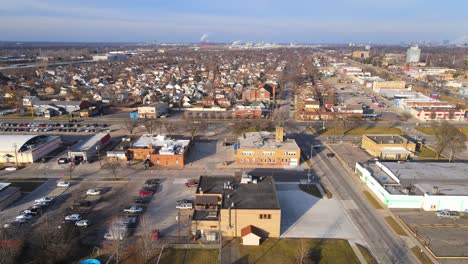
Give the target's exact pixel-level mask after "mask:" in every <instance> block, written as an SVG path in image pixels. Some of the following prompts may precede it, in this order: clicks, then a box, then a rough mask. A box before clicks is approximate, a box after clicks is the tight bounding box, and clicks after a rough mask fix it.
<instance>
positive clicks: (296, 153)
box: [236, 127, 301, 167]
mask: <svg viewBox="0 0 468 264" xmlns="http://www.w3.org/2000/svg"><path fill="white" fill-rule="evenodd" d="M300 159H301V150H300V148H299V146H298V145H297V143H296V141H295V140H294V139H285V137H284V129H283V128H282V127H277V128H276V132H275V133H271V132H266V131H262V132H250V133H244V134H243V135H242V136H241V137H239V138H238V145H237V151H236V162H237V164H239V165H250V166H266V167H271V166H291V167H296V166H298V165H299V162H300Z"/></svg>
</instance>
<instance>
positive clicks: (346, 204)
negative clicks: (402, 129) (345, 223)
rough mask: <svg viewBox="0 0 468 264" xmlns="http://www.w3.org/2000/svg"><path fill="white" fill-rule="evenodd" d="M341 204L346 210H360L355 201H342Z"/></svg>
mask: <svg viewBox="0 0 468 264" xmlns="http://www.w3.org/2000/svg"><path fill="white" fill-rule="evenodd" d="M341 204H342V205H343V207H344V209H346V210H357V209H359V208H358V206H357V205H356V203H355V202H354V200H341Z"/></svg>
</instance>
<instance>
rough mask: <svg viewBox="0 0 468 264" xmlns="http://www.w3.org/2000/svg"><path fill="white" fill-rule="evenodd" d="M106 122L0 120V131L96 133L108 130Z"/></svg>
mask: <svg viewBox="0 0 468 264" xmlns="http://www.w3.org/2000/svg"><path fill="white" fill-rule="evenodd" d="M108 127H109V125H108V124H102V123H99V124H98V123H94V124H89V123H78V122H33V123H21V122H0V132H22V133H28V132H36V133H37V132H61V133H98V132H105V131H108V130H109V128H108Z"/></svg>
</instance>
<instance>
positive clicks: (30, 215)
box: [16, 214, 33, 220]
mask: <svg viewBox="0 0 468 264" xmlns="http://www.w3.org/2000/svg"><path fill="white" fill-rule="evenodd" d="M32 218H33V215H32V214H23V215H18V216H17V217H16V220H18V219H24V220H31V219H32Z"/></svg>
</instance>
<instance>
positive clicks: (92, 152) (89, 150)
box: [68, 133, 111, 162]
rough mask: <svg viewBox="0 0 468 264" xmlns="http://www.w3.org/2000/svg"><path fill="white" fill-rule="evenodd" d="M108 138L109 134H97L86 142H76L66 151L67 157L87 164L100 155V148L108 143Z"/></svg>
mask: <svg viewBox="0 0 468 264" xmlns="http://www.w3.org/2000/svg"><path fill="white" fill-rule="evenodd" d="M110 138H111V136H110V134H109V133H98V134H96V135H94V136H92V137H91V138H89V139H88V140H85V141H81V142H78V143H77V144H75V145H73V146H72V147H71V149H70V150H69V151H68V157H69V158H70V159H72V160H76V161H80V162H88V161H90V160H91V159H92V158H94V157H96V156H98V155H100V152H101V151H102V148H103V147H104V146H105V145H106V144H108V143H109V141H110ZM103 154H104V153H103ZM97 158H99V157H97Z"/></svg>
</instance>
